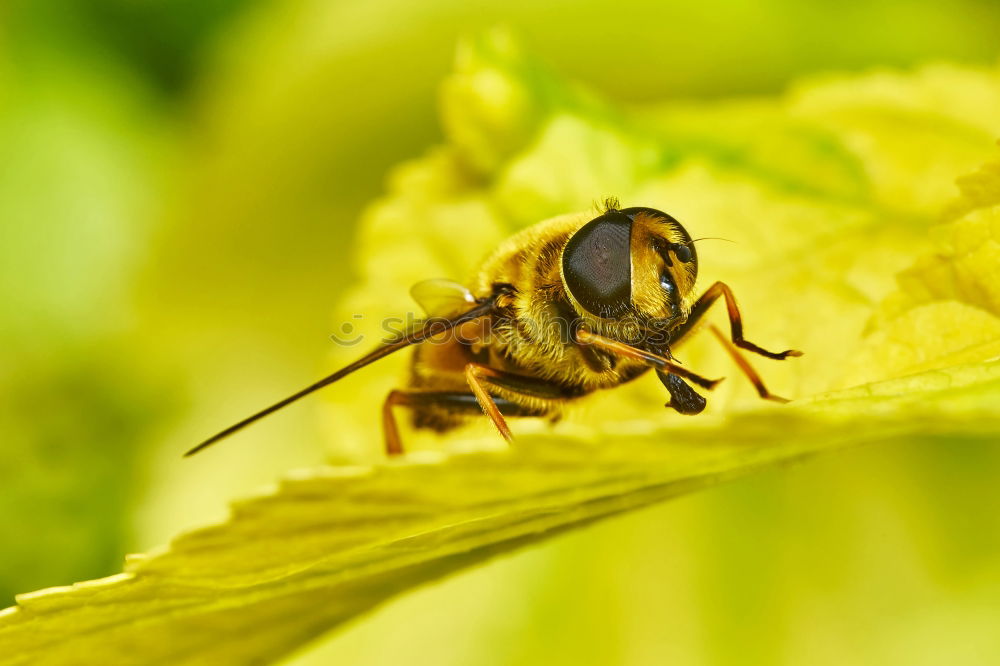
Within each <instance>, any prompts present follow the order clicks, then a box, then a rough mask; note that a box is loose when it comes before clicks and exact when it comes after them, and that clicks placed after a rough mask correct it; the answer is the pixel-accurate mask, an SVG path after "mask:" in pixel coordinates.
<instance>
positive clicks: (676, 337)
mask: <svg viewBox="0 0 1000 666" xmlns="http://www.w3.org/2000/svg"><path fill="white" fill-rule="evenodd" d="M719 296H725V298H726V310H727V311H728V313H729V326H730V330H731V336H732V341H733V344H734V345H736V346H737V347H739V348H740V349H746V350H747V351H751V352H753V353H755V354H760V355H761V356H766V357H767V358H773V359H777V360H779V361H780V360H782V359H785V358H787V357H789V356H802V352H800V351H798V350H795V349H786V350H785V351H783V352H770V351H767V350H766V349H763V348H761V347H758V346H757V345H755V344H754V343H752V342H749V341H747V340H744V339H743V317H742V315H740V308H739V306H738V305H736V297H735V296H734V295H733V290H732V289H730V288H729V285H727V284H726V283H725V282H716V283H715V284H713V285H712V286H711V287H709V288H708V289H706V290H705V293H704V294H702V295H701V298H699V299H698V301H697V302H696V303H695V304H694V306H693V307H692V308H691V314H690V315H688V319H687V321H686V322H684V324H682V325H681V326H680V327H679V328H678V329H677V330H676V332H675V333H674V334H673V336H672V344H673V345H677V344H678V343H679V342H680V341H681V340H682V339H683V338H684V336H685V335H687V334H688V333H690V332H691V330H692V329H693V328H694V326H695V325H696V324H697V323H698V321H699V320H700V319H701V318H702V316H704V314H705V312H707V311H708V308H710V307H711V306H712V304H713V303H715V301H717V300H718V299H719ZM740 367H741V368H742V367H743V366H740ZM744 372H745V371H744Z"/></svg>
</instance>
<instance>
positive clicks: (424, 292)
mask: <svg viewBox="0 0 1000 666" xmlns="http://www.w3.org/2000/svg"><path fill="white" fill-rule="evenodd" d="M588 217H589V216H586V215H566V216H561V217H557V218H553V219H550V220H546V221H544V222H540V223H538V224H536V225H534V226H531V227H529V228H527V229H525V230H523V231H521V232H520V233H518V234H516V235H514V236H513V237H511V238H509V239H508V240H507V241H505V242H504V243H502V244H501V245H500V247H498V248H497V249H496V251H494V252H493V254H492V255H491V256H489V257H488V258H487V259H486V261H485V262H484V263H483V264H482V266H481V268H480V270H479V272H478V274H477V275H476V277H475V279H474V282H473V284H472V286H471V288H466V287H464V286H462V285H459V284H457V283H453V282H448V281H444V280H430V281H426V282H422V283H419V284H417V285H416V286H415V287H414V289H413V291H412V293H413V295H414V297H415V298H416V300H417V301H418V302H420V303H421V304H422V305H424V306H425V309H426V310H428V314H429V315H432V316H429V317H428V318H427V319H425V320H422V321H421V322H420V323H418V324H417V325H416V326H414V327H413V328H411V329H410V330H408V331H406V332H405V333H402V334H400V335H398V336H396V337H395V338H393V339H390V340H388V341H385V342H384V343H383V344H382V345H381V346H380V347H378V348H377V349H375V350H374V351H372V352H371V353H369V354H367V355H365V356H363V357H361V358H360V359H358V360H357V361H355V362H353V363H351V364H350V365H347V366H346V367H344V368H341V369H340V370H338V371H337V372H335V373H333V374H332V375H329V376H327V377H325V378H324V379H321V380H320V381H318V382H316V383H315V384H312V385H310V386H307V387H306V388H304V389H302V390H301V391H299V392H297V393H294V394H292V395H290V396H288V397H287V398H285V399H284V400H281V401H279V402H277V403H275V404H274V405H271V406H270V407H267V408H266V409H264V410H262V411H260V412H257V413H256V414H254V415H252V416H249V417H247V418H245V419H243V420H242V421H240V422H239V423H236V424H234V425H232V426H230V427H229V428H226V429H225V430H223V431H222V432H220V433H218V434H216V435H214V436H213V437H210V438H209V439H207V440H205V441H204V442H202V443H201V444H199V445H197V446H196V447H194V448H193V449H191V450H190V451H188V452H187V453H186V454H185V455H191V454H193V453H196V452H198V451H200V450H202V449H204V448H205V447H207V446H209V445H210V444H213V443H215V442H217V441H219V440H221V439H223V438H225V437H228V436H229V435H231V434H233V433H235V432H236V431H238V430H241V429H242V428H244V427H246V426H248V425H250V424H251V423H254V422H255V421H257V420H259V419H261V418H263V417H265V416H267V415H268V414H271V413H273V412H275V411H277V410H279V409H281V408H283V407H285V406H286V405H289V404H291V403H293V402H295V401H296V400H298V399H300V398H302V397H303V396H306V395H308V394H310V393H312V392H314V391H317V390H319V389H321V388H323V387H324V386H328V385H330V384H332V383H334V382H336V381H339V380H340V379H342V378H343V377H346V376H347V375H349V374H351V373H353V372H354V371H356V370H359V369H361V368H363V367H365V366H366V365H368V364H370V363H373V362H375V361H377V360H379V359H381V358H383V357H385V356H388V355H389V354H392V353H394V352H396V351H398V350H400V349H403V348H404V347H409V346H413V345H416V347H415V353H414V355H413V360H412V363H411V366H410V379H409V386H407V387H406V388H402V389H398V390H394V391H392V392H391V393H389V395H388V396H387V397H386V400H385V403H384V405H383V408H382V421H383V428H384V434H385V448H386V452H387V453H388V454H390V455H392V454H398V453H401V452H402V451H403V446H402V443H401V440H400V436H399V430H398V428H397V425H396V418H395V408H397V407H405V408H409V409H410V410H411V411H412V416H413V424H414V425H415V426H416V427H418V428H430V429H433V430H436V431H439V432H445V431H447V430H450V429H452V428H454V427H456V426H457V425H459V424H460V423H462V422H463V421H464V420H466V419H467V418H468V417H469V415H470V414H471V415H474V414H478V413H480V412H481V413H484V414H485V415H486V416H487V417H488V418H489V419H490V420H491V421H492V422H493V425H494V426H496V429H497V430H498V431H499V433H500V435H501V436H502V437H503V438H504V439H506V440H508V441H510V440H511V439H512V435H511V431H510V428H509V426H508V424H507V419H508V418H509V417H526V416H533V417H548V418H550V419H553V420H556V419H558V418H559V417H560V415H561V414H562V410H563V408H564V406H565V405H566V404H567V403H568V402H570V401H573V400H576V399H578V398H581V397H583V396H585V395H587V394H590V393H592V392H594V391H597V390H600V389H608V388H613V387H615V386H619V385H621V384H624V383H625V382H629V381H632V380H634V379H636V378H637V377H639V376H640V375H642V374H644V373H646V372H647V371H648V370H650V369H653V370H654V371H655V373H656V375H657V377H658V378H659V380H660V381H661V382H662V384H663V385H664V387H665V388H666V390H667V393H668V394H669V395H670V400H669V402H667V403H666V406H667V407H669V408H672V409H674V410H676V411H677V412H679V413H681V414H698V413H700V412H701V411H702V410H703V409H704V408H705V404H706V403H705V398H704V397H703V396H702V395H700V394H699V393H698V392H697V391H695V389H694V388H692V386H691V384H694V385H695V386H697V387H700V388H702V389H709V390H710V389H712V388H714V387H715V385H716V384H717V383H718V382H719V381H721V380H712V379H706V378H705V377H702V376H700V375H697V374H695V373H694V372H692V371H691V370H688V369H687V368H685V367H683V366H681V365H680V364H679V363H677V362H676V360H675V359H674V358H673V356H672V354H671V348H672V346H676V345H677V344H678V343H680V342H681V341H682V340H683V339H684V338H685V337H686V336H688V335H689V334H690V333H691V331H692V330H693V329H694V327H695V325H696V324H697V323H698V322H699V321H700V320H701V319H702V317H703V316H704V315H705V313H706V311H707V310H708V309H709V308H710V307H711V306H712V305H713V304H714V303H715V302H717V301H718V300H719V298H723V299H724V300H725V303H726V309H727V311H728V315H729V323H730V335H729V337H726V336H725V335H724V334H723V333H722V332H721V331H720V330H719V329H717V328H715V327H714V326H712V327H710V329H711V331H712V333H713V334H714V335H715V337H716V338H718V340H719V341H720V342H721V343H722V345H723V346H724V347H725V348H726V349H727V350H728V352H729V354H730V355H731V356H732V358H733V359H734V361H735V362H736V364H737V366H738V367H739V368H740V370H741V371H742V372H743V373H744V374H745V375H746V376H747V378H748V379H749V380H750V381H751V382H752V383H753V385H754V386H755V387H756V389H757V392H758V394H759V395H760V396H761V397H762V398H765V399H769V400H775V401H780V402H786V401H785V400H784V399H783V398H780V397H778V396H776V395H773V394H772V393H770V392H769V391H768V389H767V388H766V387H765V385H764V383H763V381H762V380H761V378H760V377H759V376H758V375H757V373H756V371H755V370H754V369H753V368H752V367H751V365H750V364H749V363H748V362H747V361H746V359H744V358H743V356H742V355H741V354H740V352H739V351H738V350H737V348H739V349H744V350H746V351H749V352H753V353H755V354H759V355H761V356H766V357H767V358H772V359H778V360H781V359H785V358H787V357H790V356H800V355H801V352H799V351H796V350H793V349H789V350H786V351H782V352H777V353H775V352H770V351H767V350H766V349H763V348H761V347H758V346H757V345H755V344H753V343H752V342H749V341H748V340H746V339H744V337H743V323H742V317H741V315H740V310H739V307H738V306H737V304H736V299H735V297H734V296H733V292H732V291H731V290H730V288H729V287H728V286H727V285H726V284H725V283H723V282H716V283H714V284H712V285H711V286H710V287H709V288H708V289H707V290H705V291H704V293H702V294H701V296H700V297H697V298H695V291H694V285H695V279H696V277H697V274H698V256H697V253H696V251H695V246H694V242H695V241H693V240H692V239H691V236H690V235H689V234H688V232H687V231H686V230H685V229H684V227H682V226H681V224H680V223H679V222H678V221H677V220H675V219H674V218H673V217H671V216H670V215H668V214H667V213H664V212H662V211H659V210H655V209H653V208H645V207H633V208H620V207H619V205H618V203H617V201H615V200H608V201H607V202H605V205H604V209H603V211H602V212H601V214H600V215H598V216H597V217H594V218H593V219H588Z"/></svg>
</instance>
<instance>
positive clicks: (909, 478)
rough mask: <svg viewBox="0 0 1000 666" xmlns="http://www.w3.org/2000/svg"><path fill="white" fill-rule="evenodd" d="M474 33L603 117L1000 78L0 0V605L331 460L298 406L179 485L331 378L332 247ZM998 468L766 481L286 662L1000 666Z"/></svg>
mask: <svg viewBox="0 0 1000 666" xmlns="http://www.w3.org/2000/svg"><path fill="white" fill-rule="evenodd" d="M497 24H503V25H506V26H509V27H510V28H512V29H513V30H514V31H515V32H516V33H518V34H519V35H520V36H521V37H522V38H523V42H524V43H525V45H526V47H527V49H528V50H530V51H531V52H533V53H535V54H537V55H539V56H540V57H541V58H543V59H544V60H545V61H547V62H548V63H549V64H551V65H552V67H553V68H554V69H555V70H557V71H559V72H562V73H563V74H565V75H566V76H567V77H568V78H571V79H574V80H576V81H579V82H582V83H584V84H585V85H587V86H589V87H590V88H592V89H594V90H596V91H598V92H600V93H601V94H602V95H604V96H606V97H608V98H610V99H613V100H618V101H622V102H641V101H650V100H670V99H680V98H692V97H698V98H711V97H723V96H731V95H737V94H739V95H747V94H749V95H753V94H765V93H775V92H779V91H781V90H782V89H783V88H784V87H785V86H786V85H787V84H788V83H789V82H790V81H792V80H794V79H796V78H797V77H800V76H802V75H804V74H808V73H810V72H822V71H828V70H839V71H864V70H867V69H869V68H871V67H873V66H883V65H890V66H906V65H911V64H918V63H924V62H928V61H935V60H948V61H954V62H966V63H993V62H995V61H996V58H997V57H998V55H1000V48H998V43H997V38H996V36H997V35H998V34H1000V8H998V7H997V6H996V3H994V2H992V1H991V0H964V1H957V2H952V3H940V2H932V1H930V0H921V1H918V2H912V1H911V2H902V1H901V0H881V1H874V2H843V1H841V2H810V3H799V2H792V1H791V0H764V1H763V2H752V3H751V2H738V1H733V2H708V3H697V4H696V3H689V4H688V3H685V4H680V3H677V4H676V5H673V6H670V5H666V4H664V3H658V2H651V1H649V0H638V1H636V0H626V1H623V2H616V3H612V4H599V3H593V2H591V3H575V2H574V3H570V2H554V3H546V4H545V5H544V6H542V3H528V2H513V3H512V2H505V3H500V2H493V3H485V4H480V5H476V6H472V5H469V4H467V3H460V2H457V1H451V0H440V1H437V2H429V3H407V2H397V1H391V2H380V3H364V2H354V1H351V2H337V1H323V0H289V1H274V0H206V1H202V2H196V1H195V0H175V1H173V2H166V1H162V0H149V1H147V2H134V1H132V0H63V1H61V2H54V1H52V0H31V1H27V0H13V1H10V0H8V2H6V3H4V4H3V5H2V6H0V302H2V308H0V488H2V492H0V606H5V605H7V604H8V603H12V602H13V595H14V594H15V593H19V592H26V591H29V590H33V589H37V588H41V587H46V586H51V585H60V584H67V583H70V582H72V581H75V580H81V579H88V578H94V577H99V576H104V575H109V574H112V573H115V572H117V571H118V570H120V566H121V560H122V557H123V555H124V554H125V553H126V552H132V551H137V550H145V549H148V548H151V547H153V546H156V545H158V544H161V543H163V542H165V541H166V540H167V539H168V538H169V537H170V536H171V535H172V534H174V533H175V532H176V531H177V530H179V529H182V528H184V527H188V526H192V525H198V524H203V523H205V522H207V521H210V520H214V519H217V518H219V517H221V516H222V515H224V511H225V501H226V500H227V499H229V498H231V497H233V496H235V495H239V494H241V493H247V492H249V491H250V490H252V489H254V488H255V487H257V486H258V485H260V484H262V483H265V482H268V481H270V480H272V479H274V478H275V477H276V476H278V475H280V474H281V473H282V472H284V471H285V470H287V469H289V468H292V467H301V466H306V465H310V464H315V463H318V462H321V461H323V460H324V459H326V457H327V456H328V455H329V454H330V453H331V449H332V447H333V446H334V443H332V442H327V441H325V440H324V438H323V437H322V436H321V435H320V434H319V426H318V422H319V419H318V418H317V412H318V410H321V409H322V404H321V403H320V402H319V401H314V402H313V403H311V404H308V405H306V404H304V405H302V406H301V407H299V408H296V409H294V410H290V411H289V412H287V413H286V414H284V415H283V416H282V417H281V418H280V419H275V420H274V421H273V422H272V423H269V424H267V426H266V427H265V426H262V427H261V428H260V429H254V430H251V431H248V432H247V433H246V435H245V436H243V437H242V440H243V441H241V442H239V445H234V446H231V447H227V448H226V449H225V452H221V451H220V453H219V454H218V455H216V456H212V457H205V458H203V459H195V460H189V461H182V460H181V459H180V458H179V454H180V452H181V451H183V450H184V449H185V448H186V447H187V446H189V445H190V444H191V443H193V442H195V441H198V440H199V439H201V438H202V437H203V436H204V435H206V434H207V433H210V432H214V431H215V430H217V429H218V427H219V426H221V425H224V424H226V423H228V422H229V421H231V420H233V419H234V418H237V417H240V416H242V415H243V413H244V412H245V411H246V410H247V408H248V407H254V406H257V405H259V404H262V403H264V402H267V401H269V400H270V399H272V398H274V397H275V396H276V394H278V393H281V392H282V391H284V390H285V389H286V388H296V387H298V385H299V384H302V383H303V382H304V381H307V380H309V379H311V378H313V377H314V375H315V376H318V375H319V373H320V372H321V371H322V370H324V369H325V367H326V366H325V365H324V360H325V359H326V358H327V356H328V354H329V345H330V342H329V340H328V338H327V335H328V333H329V332H330V331H329V328H330V326H331V323H330V312H331V310H332V307H333V304H334V303H335V302H336V300H337V298H338V294H339V293H340V292H342V290H343V288H344V285H345V284H348V283H349V282H350V280H351V275H352V269H351V263H350V262H351V259H350V253H351V240H352V234H353V228H354V224H355V221H356V219H357V217H358V215H359V213H360V211H361V210H362V208H363V206H364V205H365V204H366V203H367V202H369V201H371V200H372V199H373V198H375V197H376V196H378V195H379V193H380V192H381V191H382V188H383V182H384V181H383V179H384V176H385V173H386V171H387V169H389V167H391V166H392V165H394V164H396V163H398V162H400V161H402V160H404V159H407V158H410V157H413V156H415V155H418V154H420V153H422V152H423V151H424V150H425V149H426V148H427V147H428V146H430V145H432V144H434V143H436V142H438V141H440V137H441V131H440V129H439V125H438V120H437V109H436V97H437V86H438V84H439V82H440V81H441V80H442V78H443V77H444V76H445V75H446V74H447V73H448V71H449V69H450V65H451V61H452V57H453V53H454V48H455V44H456V42H457V40H458V39H459V38H460V37H461V36H463V35H468V34H474V33H476V32H479V31H480V30H482V29H484V28H488V27H491V26H494V25H497ZM595 196H597V195H595ZM998 468H1000V452H997V451H994V450H992V449H989V450H984V449H978V448H973V447H969V446H965V447H963V445H962V444H961V443H956V445H955V447H954V448H952V449H950V450H948V451H941V450H936V449H935V448H933V447H932V446H930V445H923V444H921V443H920V442H914V443H912V444H911V445H907V446H906V447H895V448H882V449H877V448H876V449H870V450H859V451H855V452H850V453H847V454H844V455H840V456H838V457H834V458H830V459H827V460H822V461H817V462H813V463H810V465H809V466H806V467H799V468H794V469H791V470H779V471H773V472H770V473H767V474H765V475H762V476H759V477H756V478H753V479H751V480H748V481H744V482H741V483H738V484H735V485H732V486H728V487H724V488H720V489H717V490H714V491H712V492H710V493H706V494H703V495H699V496H696V497H691V498H687V499H684V500H681V501H678V502H675V503H672V504H670V505H667V506H664V507H659V508H656V509H651V510H647V511H644V512H642V513H639V514H635V515H632V516H628V517H625V518H620V519H616V520H614V521H611V522H608V523H605V524H602V525H599V526H597V527H592V528H589V529H587V530H585V531H583V532H580V533H577V534H574V535H570V536H568V537H563V538H561V539H559V540H557V541H555V542H553V543H550V544H548V545H545V546H543V547H537V548H534V549H532V550H530V551H527V552H524V553H520V554H518V555H515V556H513V557H509V558H506V559H504V560H502V561H500V562H497V563H494V564H492V565H490V566H488V567H486V568H483V569H479V570H476V571H473V572H470V573H466V574H463V575H461V576H458V577H456V578H454V579H451V580H449V581H446V582H445V583H442V584H440V585H437V586H435V587H433V588H428V589H425V590H421V591H418V592H416V593H413V594H411V595H408V596H407V597H405V598H404V599H402V600H400V601H399V602H397V603H395V604H393V605H392V606H390V607H388V608H386V609H384V610H382V611H380V612H379V613H378V614H377V615H375V616H373V617H370V618H368V619H367V620H364V621H362V622H361V623H359V624H356V625H353V626H352V627H351V628H349V629H348V630H347V631H346V632H344V633H342V634H340V635H339V636H337V637H335V638H333V639H331V640H330V641H329V642H327V643H325V644H322V645H319V646H314V648H313V649H312V650H311V651H310V652H306V653H303V654H301V655H298V656H297V657H296V658H295V660H294V661H296V663H300V664H307V663H357V664H397V663H427V664H468V663H476V664H510V663H520V664H543V663H544V664H557V663H574V664H612V663H622V664H659V663H713V664H737V663H740V664H743V663H765V664H766V663H812V664H817V663H831V664H832V663H844V662H857V661H859V660H860V661H863V662H866V663H907V664H919V663H926V664H938V663H942V662H947V663H963V664H965V663H990V662H992V663H995V661H996V660H997V659H1000V634H998V633H997V632H995V631H994V630H993V629H994V628H995V626H996V624H997V622H998V620H1000V610H998V605H1000V594H998V592H1000V566H998V565H997V564H995V563H994V562H993V560H995V559H996V558H997V554H998V553H1000V530H998V529H996V528H997V527H998V525H997V524H996V523H997V519H996V515H998V514H1000V511H997V509H998V508H1000V506H998V500H997V499H996V497H995V492H994V488H995V478H994V475H993V471H994V470H996V469H998ZM987 516H988V517H989V518H986V517H987Z"/></svg>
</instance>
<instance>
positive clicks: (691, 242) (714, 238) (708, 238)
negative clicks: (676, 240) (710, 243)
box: [682, 236, 736, 245]
mask: <svg viewBox="0 0 1000 666" xmlns="http://www.w3.org/2000/svg"><path fill="white" fill-rule="evenodd" d="M703 240H720V241H726V242H727V243H733V244H735V243H736V241H734V240H729V239H728V238H718V237H717V236H702V237H701V238H694V239H692V240H689V241H688V242H687V243H682V245H693V244H694V243H697V242H698V241H703Z"/></svg>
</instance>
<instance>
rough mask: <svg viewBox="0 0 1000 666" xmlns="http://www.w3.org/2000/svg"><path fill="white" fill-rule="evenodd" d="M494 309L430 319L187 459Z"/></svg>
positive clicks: (242, 423)
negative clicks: (302, 400)
mask: <svg viewBox="0 0 1000 666" xmlns="http://www.w3.org/2000/svg"><path fill="white" fill-rule="evenodd" d="M492 309H493V301H492V300H490V301H488V302H486V303H482V304H480V305H477V306H476V307H475V308H473V309H472V310H469V311H468V312H466V313H464V314H461V315H458V316H457V317H453V318H451V319H442V318H432V319H428V320H426V321H425V322H424V323H423V325H422V326H420V327H418V328H415V329H413V330H411V331H408V332H407V333H404V334H403V335H401V336H400V337H398V338H396V339H395V340H391V341H389V342H387V343H385V344H384V345H383V346H381V347H379V348H378V349H376V350H374V351H372V352H370V353H368V354H366V355H365V356H362V357H361V358H359V359H358V360H357V361H354V362H353V363H351V364H349V365H346V366H344V367H343V368H341V369H340V370H338V371H336V372H335V373H333V374H332V375H328V376H326V377H324V378H323V379H321V380H319V381H318V382H316V383H315V384H310V385H309V386H307V387H305V388H304V389H302V390H301V391H298V392H297V393H293V394H292V395H290V396H288V397H287V398H285V399H283V400H279V401H278V402H276V403H274V404H273V405H271V406H270V407H266V408H265V409H262V410H260V411H259V412H257V413H256V414H253V415H251V416H248V417H246V418H245V419H243V420H242V421H240V422H238V423H234V424H233V425H231V426H229V427H228V428H226V429H225V430H223V431H221V432H219V433H217V434H215V435H212V436H211V437H209V438H208V439H206V440H205V441H204V442H202V443H201V444H198V445H197V446H195V447H194V448H192V449H191V450H189V451H188V452H187V453H185V454H184V456H185V457H187V456H193V455H194V454H196V453H198V452H199V451H201V450H202V449H205V448H207V447H209V446H211V445H212V444H215V443H216V442H218V441H219V440H221V439H225V438H226V437H229V436H230V435H232V434H233V433H235V432H238V431H240V430H242V429H243V428H245V427H247V426H248V425H250V424H251V423H255V422H256V421H259V420H260V419H262V418H264V417H265V416H267V415H268V414H273V413H274V412H276V411H278V410H279V409H281V408H282V407H286V406H288V405H290V404H292V403H293V402H295V401H296V400H298V399H299V398H304V397H305V396H307V395H309V394H310V393H313V392H314V391H318V390H319V389H321V388H323V387H326V386H329V385H330V384H333V383H334V382H336V381H339V380H340V379H343V378H344V377H346V376H347V375H349V374H351V373H352V372H354V371H355V370H360V369H361V368H363V367H365V366H366V365H369V364H370V363H374V362H375V361H377V360H379V359H381V358H385V357H386V356H388V355H389V354H391V353H393V352H395V351H399V350H400V349H402V348H404V347H409V346H410V345H415V344H417V343H420V342H423V341H424V340H426V339H427V338H429V337H432V336H434V335H440V334H441V333H444V332H445V331H449V330H451V329H453V328H455V327H456V326H459V325H461V324H464V323H465V322H467V321H472V320H473V319H478V318H479V317H482V316H484V315H487V314H489V313H490V311H491V310H492Z"/></svg>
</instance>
